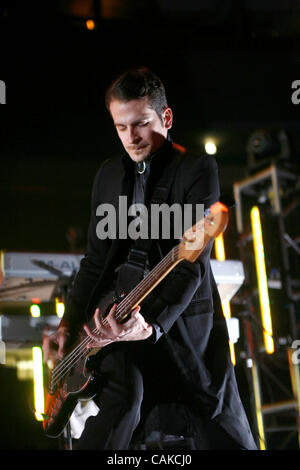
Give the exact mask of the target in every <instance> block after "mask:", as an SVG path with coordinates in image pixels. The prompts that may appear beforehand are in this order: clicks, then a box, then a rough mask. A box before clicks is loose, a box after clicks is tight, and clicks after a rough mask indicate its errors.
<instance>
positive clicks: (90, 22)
mask: <svg viewBox="0 0 300 470" xmlns="http://www.w3.org/2000/svg"><path fill="white" fill-rule="evenodd" d="M85 26H86V28H87V29H88V30H89V31H93V29H95V21H94V20H92V19H89V20H86V22H85Z"/></svg>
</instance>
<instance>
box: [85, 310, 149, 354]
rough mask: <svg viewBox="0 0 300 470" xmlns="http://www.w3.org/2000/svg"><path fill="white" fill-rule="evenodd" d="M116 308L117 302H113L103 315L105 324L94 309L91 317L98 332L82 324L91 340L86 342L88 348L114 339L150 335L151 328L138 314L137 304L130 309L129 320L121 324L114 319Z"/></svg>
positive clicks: (102, 345)
mask: <svg viewBox="0 0 300 470" xmlns="http://www.w3.org/2000/svg"><path fill="white" fill-rule="evenodd" d="M116 308H117V304H114V306H113V307H112V308H111V310H110V312H109V314H108V315H107V316H106V317H105V320H106V325H105V326H104V325H103V323H102V322H101V319H100V310H99V308H97V309H96V310H95V314H94V317H93V318H94V322H95V326H96V328H97V330H98V331H99V333H94V332H92V331H91V329H90V328H89V326H88V325H84V327H83V328H84V330H85V332H86V333H87V335H88V336H89V337H90V338H91V340H92V341H91V343H89V344H88V347H89V348H90V347H104V346H106V345H108V344H110V343H113V342H116V341H140V340H143V339H147V338H149V337H150V336H151V335H152V332H153V328H152V326H151V325H149V324H148V323H147V322H146V321H145V319H144V317H143V316H142V315H141V314H140V307H139V306H138V307H136V308H135V309H133V310H132V312H131V314H130V318H129V320H127V321H126V323H124V324H122V325H121V324H120V323H118V321H117V320H116V319H115V312H116Z"/></svg>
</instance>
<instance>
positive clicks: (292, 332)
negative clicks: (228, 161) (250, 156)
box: [233, 163, 300, 450]
mask: <svg viewBox="0 0 300 470" xmlns="http://www.w3.org/2000/svg"><path fill="white" fill-rule="evenodd" d="M299 183H300V181H299V177H298V176H297V175H296V174H295V173H294V172H292V171H290V170H287V169H285V168H280V167H279V166H277V165H276V164H274V163H273V164H271V165H270V166H269V167H268V168H265V169H263V170H261V171H259V172H258V173H256V174H254V175H251V176H249V177H247V178H246V179H244V180H242V181H239V182H236V183H234V187H233V189H234V198H235V204H236V224H237V230H238V234H239V249H240V257H241V260H242V261H243V263H244V270H245V289H244V293H245V298H244V304H245V305H246V311H245V312H244V314H243V315H242V317H243V318H242V320H243V327H244V337H245V346H246V347H245V349H246V356H247V357H246V365H247V369H248V371H249V378H250V383H251V389H252V390H251V394H252V408H253V416H254V421H255V426H256V435H257V443H258V445H259V448H260V449H261V450H264V449H267V448H268V445H269V441H271V436H272V435H273V436H274V433H284V434H285V437H284V438H283V439H282V441H281V447H282V448H284V447H285V446H287V445H288V444H289V443H290V442H291V439H292V438H293V439H295V434H296V435H297V446H298V448H299V447H300V373H299V364H298V363H297V362H299V361H297V360H295V354H294V353H295V349H293V348H294V347H295V343H296V345H297V344H298V343H297V341H296V340H297V335H299V332H297V319H296V304H297V302H298V301H299V300H300V279H297V270H296V271H295V270H294V264H295V263H293V262H292V258H291V256H292V255H296V256H297V257H298V256H299V255H300V248H299V245H298V244H299V242H300V237H299V236H296V237H295V236H294V235H291V234H289V233H288V230H287V225H288V219H289V217H291V216H293V215H294V214H295V211H297V210H298V209H299V208H300V197H298V198H297V197H295V195H296V193H297V189H298V188H300V184H299ZM291 198H292V200H290V199H291ZM251 201H252V202H251ZM253 201H256V203H257V204H260V205H261V206H262V211H264V210H265V211H267V212H268V214H271V216H272V217H273V220H274V221H275V227H276V231H275V233H274V243H275V245H274V246H273V247H272V250H273V251H276V252H277V253H276V254H277V255H278V257H279V258H280V279H277V280H273V286H272V280H270V283H269V284H268V286H269V288H272V287H274V285H275V287H276V288H277V289H279V290H278V291H277V292H280V294H281V296H282V299H284V305H285V309H286V310H287V311H288V321H287V322H286V323H287V324H286V331H285V334H284V335H283V336H280V332H279V334H278V336H277V337H276V334H277V333H276V332H275V335H274V339H275V343H276V347H275V352H274V353H273V354H272V358H270V357H268V354H266V352H265V350H264V348H263V347H262V346H261V344H260V343H259V341H257V338H256V337H255V332H257V330H258V329H260V330H262V326H261V324H259V316H258V315H257V313H256V312H255V307H254V302H253V298H255V295H256V292H255V289H253V282H252V283H251V282H250V281H249V277H247V271H248V269H247V268H249V266H247V261H246V260H247V256H249V251H250V249H251V247H250V246H249V243H250V242H251V241H252V236H251V233H249V229H248V227H247V223H248V222H247V220H248V218H249V211H248V207H247V206H249V205H250V204H251V203H253ZM298 220H299V219H298ZM248 264H249V261H248ZM298 274H299V273H298ZM261 332H262V331H261ZM298 348H300V341H299V346H298ZM299 358H300V354H299ZM296 359H297V358H296ZM269 362H270V363H271V367H270V364H269ZM276 363H277V364H280V367H281V371H282V370H284V369H286V371H287V374H288V376H289V377H288V378H289V380H288V381H286V380H285V381H284V382H282V381H281V377H280V372H281V371H279V370H278V371H276ZM273 370H275V373H274V372H273ZM265 377H268V379H269V380H270V382H272V387H273V391H275V389H276V388H278V390H280V393H279V394H277V395H276V394H274V395H276V396H280V397H281V398H280V400H276V399H275V400H269V401H268V402H265V400H264V399H265V398H266V396H265V395H267V394H265V393H264V390H263V388H264V378H265ZM286 383H287V384H288V385H286ZM286 413H289V414H291V415H292V417H293V423H292V424H290V422H288V423H286ZM270 416H271V419H272V422H271V424H270V423H269V424H267V422H268V421H270Z"/></svg>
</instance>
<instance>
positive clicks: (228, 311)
mask: <svg viewBox="0 0 300 470" xmlns="http://www.w3.org/2000/svg"><path fill="white" fill-rule="evenodd" d="M222 309H223V314H224V317H225V318H226V320H228V319H229V318H230V317H231V309H230V302H229V300H226V299H224V300H222ZM229 349H230V357H231V362H232V364H233V365H234V366H235V364H236V358H235V351H234V344H233V342H232V341H231V340H229Z"/></svg>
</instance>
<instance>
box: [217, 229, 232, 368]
mask: <svg viewBox="0 0 300 470" xmlns="http://www.w3.org/2000/svg"><path fill="white" fill-rule="evenodd" d="M215 252H216V258H217V260H218V261H225V248H224V238H223V233H220V235H219V236H218V237H216V238H215ZM222 309H223V314H224V317H225V318H226V320H228V319H229V318H230V317H231V309H230V302H229V300H227V299H223V300H222ZM229 350H230V357H231V362H232V364H233V365H234V366H235V364H236V358H235V351H234V344H233V342H232V341H231V340H229Z"/></svg>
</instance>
